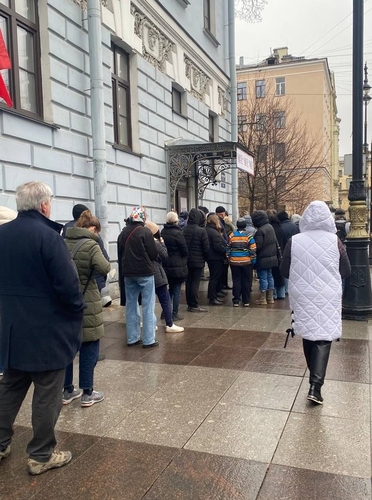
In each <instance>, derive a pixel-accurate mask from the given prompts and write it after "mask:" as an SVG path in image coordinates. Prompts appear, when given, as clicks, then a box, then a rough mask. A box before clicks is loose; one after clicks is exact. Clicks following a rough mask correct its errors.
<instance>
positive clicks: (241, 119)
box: [238, 115, 248, 133]
mask: <svg viewBox="0 0 372 500" xmlns="http://www.w3.org/2000/svg"><path fill="white" fill-rule="evenodd" d="M247 130H248V124H247V115H238V132H239V133H243V132H247Z"/></svg>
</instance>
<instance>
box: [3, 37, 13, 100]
mask: <svg viewBox="0 0 372 500" xmlns="http://www.w3.org/2000/svg"><path fill="white" fill-rule="evenodd" d="M11 67H12V65H11V62H10V58H9V54H8V51H7V50H6V46H5V42H4V38H3V34H2V32H1V30H0V70H2V69H10V68H11ZM0 98H1V99H4V101H5V102H6V103H7V105H8V106H9V107H10V108H11V107H12V106H13V102H12V99H11V97H10V95H9V92H8V89H7V87H6V85H5V82H4V79H3V76H2V74H1V73H0Z"/></svg>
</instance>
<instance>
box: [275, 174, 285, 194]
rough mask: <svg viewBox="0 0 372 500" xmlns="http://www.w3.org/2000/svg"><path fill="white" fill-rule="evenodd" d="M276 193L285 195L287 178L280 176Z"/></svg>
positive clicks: (277, 180)
mask: <svg viewBox="0 0 372 500" xmlns="http://www.w3.org/2000/svg"><path fill="white" fill-rule="evenodd" d="M276 191H277V192H278V193H283V192H284V191H285V176H284V175H278V177H277V179H276Z"/></svg>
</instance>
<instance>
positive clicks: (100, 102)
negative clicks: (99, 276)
mask: <svg viewBox="0 0 372 500" xmlns="http://www.w3.org/2000/svg"><path fill="white" fill-rule="evenodd" d="M87 14H88V36H89V64H90V102H91V113H92V116H91V123H92V139H93V168H94V174H93V175H94V202H95V212H96V216H97V217H98V219H99V220H100V222H101V234H100V236H101V238H102V240H103V243H104V245H105V248H108V218H107V165H106V135H105V115H104V93H103V70H102V33H101V29H102V27H101V2H100V0H88V4H87Z"/></svg>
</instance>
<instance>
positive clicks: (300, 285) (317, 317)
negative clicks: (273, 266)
mask: <svg viewBox="0 0 372 500" xmlns="http://www.w3.org/2000/svg"><path fill="white" fill-rule="evenodd" d="M300 231H301V232H300V234H296V235H295V236H293V237H292V246H291V266H290V270H289V288H288V293H289V298H290V304H291V308H292V310H293V319H294V324H293V328H294V332H295V334H296V335H299V336H301V337H303V338H304V339H307V340H313V341H314V340H335V339H338V338H340V337H341V299H342V285H341V276H340V272H339V264H340V251H339V249H338V243H337V235H336V226H335V222H334V219H333V217H332V214H331V212H330V210H329V208H328V207H327V205H326V204H325V203H324V202H322V201H314V202H312V203H311V204H310V205H309V206H308V207H307V209H306V210H305V212H304V214H303V217H302V219H301V221H300Z"/></svg>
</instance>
